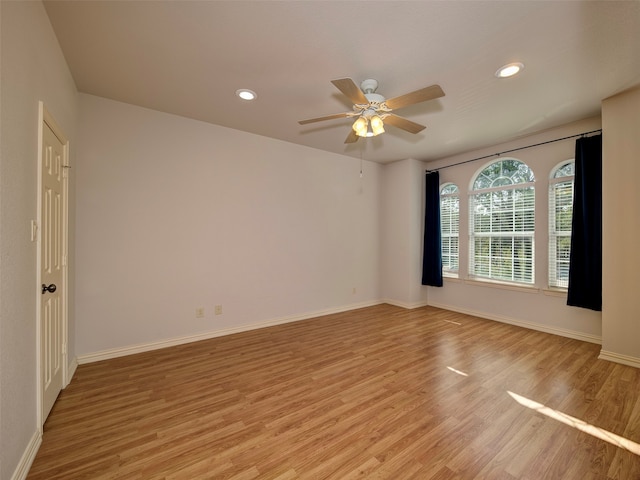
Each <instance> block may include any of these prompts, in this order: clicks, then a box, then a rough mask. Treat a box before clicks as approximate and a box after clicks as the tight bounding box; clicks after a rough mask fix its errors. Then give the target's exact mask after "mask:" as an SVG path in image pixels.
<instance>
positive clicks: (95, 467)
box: [28, 305, 640, 480]
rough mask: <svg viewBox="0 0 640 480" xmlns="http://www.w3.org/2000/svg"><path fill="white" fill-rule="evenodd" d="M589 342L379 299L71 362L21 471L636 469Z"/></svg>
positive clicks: (620, 377)
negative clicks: (73, 367)
mask: <svg viewBox="0 0 640 480" xmlns="http://www.w3.org/2000/svg"><path fill="white" fill-rule="evenodd" d="M599 350H600V346H599V345H594V344H590V343H584V342H580V341H577V340H571V339H567V338H563V337H558V336H554V335H548V334H545V333H540V332H535V331H531V330H525V329H522V328H518V327H514V326H510V325H505V324H501V323H497V322H493V321H489V320H483V319H479V318H475V317H471V316H467V315H461V314H457V313H453V312H448V311H445V310H440V309H437V308H433V307H424V308H419V309H415V310H404V309H401V308H398V307H393V306H390V305H379V306H375V307H370V308H364V309H360V310H355V311H351V312H346V313H341V314H335V315H329V316H325V317H319V318H316V319H312V320H307V321H301V322H297V323H291V324H286V325H281V326H276V327H271V328H266V329H262V330H254V331H251V332H245V333H240V334H236V335H230V336H227V337H221V338H216V339H211V340H207V341H202V342H197V343H192V344H188V345H182V346H177V347H172V348H167V349H163V350H157V351H153V352H148V353H143V354H138V355H132V356H129V357H123V358H118V359H114V360H108V361H103V362H97V363H92V364H87V365H81V366H80V367H79V368H78V370H77V371H76V374H75V377H74V379H73V381H72V382H71V384H70V385H69V386H68V387H67V389H66V390H64V391H63V392H62V394H61V396H60V398H59V399H58V401H57V403H56V405H55V406H54V408H53V411H52V413H51V415H50V417H49V419H48V420H47V423H46V424H45V429H44V439H43V443H42V446H41V447H40V451H39V452H38V455H37V457H36V459H35V461H34V463H33V466H32V468H31V472H30V474H29V476H28V479H30V480H39V479H47V480H52V479H65V480H73V479H91V480H105V479H144V480H154V479H185V480H194V479H237V480H240V479H252V478H260V479H280V480H285V479H296V478H299V479H325V478H331V479H340V480H343V479H353V478H371V479H378V478H379V479H385V478H386V479H394V480H405V479H412V478H415V479H424V480H427V479H439V480H441V479H476V478H477V479H481V478H482V479H492V480H493V479H496V480H498V479H500V480H509V479H527V480H542V479H568V480H573V479H580V480H583V479H625V480H631V479H640V445H638V444H640V370H638V369H635V368H632V367H627V366H624V365H619V364H615V363H610V362H607V361H603V360H598V359H597V356H598V352H599ZM510 392H511V393H510ZM532 402H535V403H532ZM595 427H597V428H595ZM590 428H591V429H592V433H585V431H584V430H588V429H590ZM599 437H602V438H605V439H606V440H608V441H605V440H602V439H601V438H599ZM628 441H630V442H628ZM625 442H626V443H625ZM634 449H635V453H634V452H633V451H634Z"/></svg>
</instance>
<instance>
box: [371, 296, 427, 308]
mask: <svg viewBox="0 0 640 480" xmlns="http://www.w3.org/2000/svg"><path fill="white" fill-rule="evenodd" d="M381 303H388V304H389V305H393V306H395V307H402V308H406V309H408V310H413V309H414V308H420V307H426V306H427V305H429V303H428V302H427V301H426V300H423V301H421V302H415V303H406V302H400V301H398V300H391V299H390V298H385V299H384V300H382V302H381Z"/></svg>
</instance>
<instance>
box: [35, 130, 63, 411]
mask: <svg viewBox="0 0 640 480" xmlns="http://www.w3.org/2000/svg"><path fill="white" fill-rule="evenodd" d="M42 149H43V150H42V160H41V161H42V169H41V175H42V182H41V185H42V192H41V195H42V205H41V227H40V228H41V230H40V249H41V250H40V255H41V257H40V259H41V260H40V266H41V268H40V281H41V284H42V285H41V304H40V335H41V338H40V349H41V351H40V359H41V368H40V371H41V373H42V379H41V381H42V392H43V396H42V413H43V416H42V421H43V422H44V420H45V419H46V418H47V415H49V412H50V411H51V408H52V407H53V404H54V402H55V401H56V398H58V395H59V393H60V391H61V390H62V382H63V378H62V376H63V375H62V365H63V358H64V355H63V347H64V343H65V342H64V333H65V332H64V331H63V305H62V302H63V298H64V297H63V295H62V293H63V292H62V288H63V261H64V260H63V255H64V253H65V252H64V229H65V228H66V225H65V219H64V180H63V176H64V159H65V156H64V154H65V151H64V146H63V145H62V143H61V142H60V140H59V139H58V137H56V135H55V134H54V133H53V131H52V130H51V128H50V127H49V126H48V125H47V124H46V123H44V125H43V134H42Z"/></svg>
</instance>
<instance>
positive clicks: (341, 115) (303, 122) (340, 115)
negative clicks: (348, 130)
mask: <svg viewBox="0 0 640 480" xmlns="http://www.w3.org/2000/svg"><path fill="white" fill-rule="evenodd" d="M349 115H351V112H348V113H347V112H345V113H334V114H333V115H325V116H324V117H318V118H310V119H308V120H299V121H298V123H299V124H300V125H306V124H307V123H314V122H322V121H324V120H335V119H336V118H346V117H348V116H349Z"/></svg>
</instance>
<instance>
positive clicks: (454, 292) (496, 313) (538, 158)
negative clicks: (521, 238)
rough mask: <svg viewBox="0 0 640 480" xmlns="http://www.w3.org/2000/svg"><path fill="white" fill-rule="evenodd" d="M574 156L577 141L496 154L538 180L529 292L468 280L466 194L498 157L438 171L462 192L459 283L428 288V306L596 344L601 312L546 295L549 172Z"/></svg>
mask: <svg viewBox="0 0 640 480" xmlns="http://www.w3.org/2000/svg"><path fill="white" fill-rule="evenodd" d="M600 126H601V123H600V119H599V118H592V119H587V120H584V121H581V122H576V123H573V124H569V125H565V126H562V127H559V128H555V129H552V130H549V131H546V132H543V133H540V134H537V135H533V136H529V137H526V138H522V139H519V140H516V141H512V142H508V143H504V144H501V145H496V146H492V147H490V148H486V149H481V150H476V151H472V152H467V153H465V154H462V155H456V156H453V157H450V158H446V159H443V160H440V161H438V162H433V163H429V164H428V165H427V168H429V169H436V168H437V167H442V166H445V165H451V164H454V163H458V162H463V161H466V160H470V159H473V158H477V157H483V156H485V155H491V154H494V153H500V152H505V151H507V150H511V149H514V148H518V147H522V146H526V145H531V144H536V143H541V142H545V141H548V140H553V139H556V138H562V137H565V136H569V135H574V134H577V133H582V132H585V131H592V130H595V129H598V128H600ZM574 154H575V139H571V140H564V141H561V142H555V143H550V144H547V145H542V146H538V147H533V148H529V149H525V150H520V151H518V152H514V153H509V154H505V155H502V156H500V157H503V156H507V157H512V158H517V159H519V160H521V161H523V162H525V163H526V164H527V165H529V167H531V169H532V170H533V172H534V175H535V179H536V185H535V188H536V236H535V258H536V262H535V267H536V270H535V285H534V287H535V288H534V289H529V290H524V289H522V290H513V289H505V288H499V287H496V286H490V285H488V284H486V283H480V282H472V281H469V280H468V267H469V262H468V248H469V247H468V246H469V238H468V234H469V228H468V208H469V203H468V192H469V189H470V185H471V182H472V181H473V178H474V177H475V175H476V174H477V172H478V171H480V170H482V169H483V168H484V167H485V166H486V165H487V164H489V163H490V162H492V161H495V160H496V159H497V158H499V156H494V157H492V158H487V159H485V160H480V161H477V162H471V163H466V164H464V165H459V166H456V167H451V168H444V169H441V170H440V183H447V182H452V183H455V184H457V185H458V187H459V189H460V192H461V194H460V213H461V215H460V279H455V280H450V279H447V278H445V281H444V282H445V284H444V287H442V288H438V287H428V299H429V304H430V305H434V306H439V307H443V308H448V309H451V310H456V311H460V312H465V313H470V314H474V315H478V316H482V317H486V318H491V319H495V320H499V321H504V322H508V323H513V324H517V325H521V326H525V327H529V328H535V329H538V330H542V331H547V332H550V333H557V334H561V335H565V336H570V337H574V338H578V339H581V340H586V341H591V342H596V343H598V342H600V341H601V335H602V325H601V322H602V315H601V314H600V313H599V312H594V311H591V310H587V309H582V308H577V307H569V306H567V305H566V295H562V296H557V295H551V294H550V293H549V292H547V291H545V290H546V289H547V288H548V287H547V286H548V282H547V271H548V267H547V260H546V259H547V255H548V254H547V251H548V227H547V225H548V188H549V182H548V179H549V174H550V172H551V169H552V168H553V167H554V166H556V165H557V164H558V163H560V162H561V161H563V160H568V159H571V158H573V157H574Z"/></svg>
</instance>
